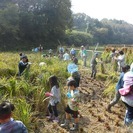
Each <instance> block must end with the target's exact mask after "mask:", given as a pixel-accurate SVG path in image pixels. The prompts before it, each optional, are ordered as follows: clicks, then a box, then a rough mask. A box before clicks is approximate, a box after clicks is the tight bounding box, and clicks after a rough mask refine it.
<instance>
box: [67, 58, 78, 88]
mask: <svg viewBox="0 0 133 133" xmlns="http://www.w3.org/2000/svg"><path fill="white" fill-rule="evenodd" d="M72 61H73V62H72V63H69V64H68V66H67V70H68V73H70V74H71V77H69V78H68V80H69V79H74V80H75V81H76V84H77V86H76V87H79V82H80V74H79V72H78V66H77V63H78V59H77V58H76V57H73V58H72Z"/></svg>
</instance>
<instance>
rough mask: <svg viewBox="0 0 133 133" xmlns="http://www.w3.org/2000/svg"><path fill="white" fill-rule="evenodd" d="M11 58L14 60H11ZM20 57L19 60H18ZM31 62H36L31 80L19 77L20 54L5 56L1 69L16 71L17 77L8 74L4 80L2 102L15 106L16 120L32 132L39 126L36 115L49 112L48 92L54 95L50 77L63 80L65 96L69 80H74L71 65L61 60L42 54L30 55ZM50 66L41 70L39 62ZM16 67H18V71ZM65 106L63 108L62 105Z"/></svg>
mask: <svg viewBox="0 0 133 133" xmlns="http://www.w3.org/2000/svg"><path fill="white" fill-rule="evenodd" d="M9 57H10V58H9ZM17 57H18V58H17ZM28 57H29V60H30V61H31V62H32V64H31V66H30V69H29V70H30V71H29V74H28V78H26V76H27V75H25V74H26V72H25V73H24V74H23V75H22V76H21V77H17V76H16V73H17V71H18V68H17V66H18V64H17V63H18V62H19V55H18V53H17V54H16V53H1V54H0V61H2V60H3V59H4V62H2V63H1V64H0V65H1V67H2V68H3V69H5V68H7V67H8V68H9V69H12V70H13V71H14V72H15V73H14V75H13V76H12V75H10V74H9V73H8V71H4V73H3V75H2V76H1V80H0V98H1V100H9V101H11V102H12V103H13V104H14V105H15V108H16V109H15V111H14V112H13V117H14V118H15V119H16V120H21V121H23V122H24V124H25V125H26V127H27V128H28V130H29V131H30V130H32V129H34V127H35V124H36V118H37V117H36V115H37V114H40V113H42V114H43V115H44V112H45V111H46V107H47V104H48V101H47V97H46V96H45V93H46V92H49V91H50V89H51V88H50V86H49V82H48V81H49V77H50V76H51V75H56V76H57V77H58V80H59V84H60V89H61V93H62V94H63V93H64V91H63V90H62V89H63V87H64V85H65V84H66V79H67V78H68V77H69V76H70V75H69V74H68V73H67V71H66V67H67V64H68V62H64V61H59V59H58V58H42V57H41V55H40V53H37V54H30V53H29V54H28ZM40 61H43V62H45V63H46V65H44V66H39V62H40ZM14 65H16V66H15V67H14ZM61 106H63V105H61Z"/></svg>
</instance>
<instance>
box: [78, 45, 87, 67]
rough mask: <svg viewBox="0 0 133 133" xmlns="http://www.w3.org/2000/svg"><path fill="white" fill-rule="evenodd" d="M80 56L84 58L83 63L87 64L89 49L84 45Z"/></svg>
mask: <svg viewBox="0 0 133 133" xmlns="http://www.w3.org/2000/svg"><path fill="white" fill-rule="evenodd" d="M80 56H81V59H82V60H83V65H84V66H86V59H87V51H86V49H85V47H84V46H83V45H82V46H81V50H80Z"/></svg>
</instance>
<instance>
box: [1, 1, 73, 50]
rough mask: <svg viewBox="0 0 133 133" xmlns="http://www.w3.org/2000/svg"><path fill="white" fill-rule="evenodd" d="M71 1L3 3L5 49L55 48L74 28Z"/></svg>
mask: <svg viewBox="0 0 133 133" xmlns="http://www.w3.org/2000/svg"><path fill="white" fill-rule="evenodd" d="M71 23H72V19H71V2H70V1H69V0H10V1H9V0H3V1H2V2H1V3H0V38H1V39H0V45H1V49H2V48H4V49H7V48H8V49H9V47H10V48H14V49H15V48H16V49H19V48H21V46H20V44H23V49H24V48H31V47H34V46H38V45H39V44H42V45H43V46H44V47H48V46H51V47H55V44H57V42H58V40H60V41H62V40H63V39H64V35H65V30H66V29H68V28H70V27H71Z"/></svg>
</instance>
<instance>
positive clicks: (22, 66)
mask: <svg viewBox="0 0 133 133" xmlns="http://www.w3.org/2000/svg"><path fill="white" fill-rule="evenodd" d="M29 67H30V64H29V63H28V58H27V56H26V55H23V56H22V57H21V60H20V62H19V64H18V68H19V73H18V75H19V76H21V75H22V73H23V72H24V70H25V69H29Z"/></svg>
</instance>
